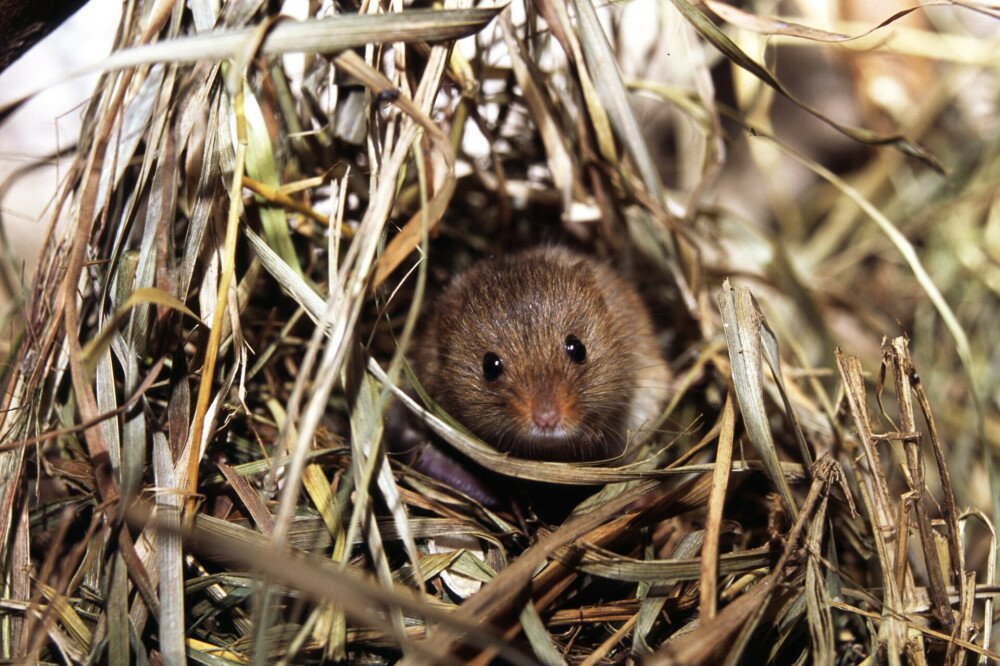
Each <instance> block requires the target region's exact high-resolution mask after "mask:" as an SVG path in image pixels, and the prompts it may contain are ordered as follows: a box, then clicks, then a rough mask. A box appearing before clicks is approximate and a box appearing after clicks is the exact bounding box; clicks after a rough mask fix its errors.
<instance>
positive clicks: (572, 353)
mask: <svg viewBox="0 0 1000 666" xmlns="http://www.w3.org/2000/svg"><path fill="white" fill-rule="evenodd" d="M563 345H564V346H565V348H566V355H567V356H569V359H570V360H571V361H573V362H574V363H576V364H577V365H579V364H581V363H583V362H584V361H585V360H587V348H586V347H584V346H583V343H582V342H580V338H578V337H576V336H575V335H567V336H566V342H564V343H563Z"/></svg>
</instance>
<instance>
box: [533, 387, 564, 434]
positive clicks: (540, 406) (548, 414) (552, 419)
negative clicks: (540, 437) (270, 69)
mask: <svg viewBox="0 0 1000 666" xmlns="http://www.w3.org/2000/svg"><path fill="white" fill-rule="evenodd" d="M563 412H564V409H563V406H562V405H560V404H559V401H558V400H556V398H555V396H553V395H543V396H540V397H536V398H535V400H534V402H533V404H532V406H531V420H532V421H534V422H535V425H536V426H538V427H539V428H543V429H546V430H550V429H554V428H558V427H559V425H560V424H561V423H562V420H563Z"/></svg>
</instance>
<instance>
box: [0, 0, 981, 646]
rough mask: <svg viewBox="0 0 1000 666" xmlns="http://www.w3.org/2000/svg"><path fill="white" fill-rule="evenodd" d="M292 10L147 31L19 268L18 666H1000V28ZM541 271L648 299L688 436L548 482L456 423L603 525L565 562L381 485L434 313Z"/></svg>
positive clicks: (511, 517) (137, 39)
mask: <svg viewBox="0 0 1000 666" xmlns="http://www.w3.org/2000/svg"><path fill="white" fill-rule="evenodd" d="M281 4H282V3H275V2H260V1H259V0H222V2H218V1H216V2H212V1H211V0H189V1H188V2H184V3H182V2H172V1H169V0H162V1H156V2H153V1H149V2H135V1H129V2H125V4H124V12H123V18H122V23H121V27H120V30H119V33H118V43H117V49H116V52H115V53H114V54H113V55H112V56H111V57H110V58H109V59H108V60H107V61H106V62H104V63H102V64H101V66H100V67H101V70H102V71H103V74H102V78H101V81H100V84H99V85H98V87H97V89H96V90H95V92H94V95H93V98H92V99H91V101H90V103H89V105H88V106H87V108H86V111H85V128H84V131H83V133H82V134H81V136H80V137H79V140H78V143H77V144H76V147H75V150H74V151H73V157H72V165H71V168H70V169H69V172H68V176H67V178H66V180H65V183H64V184H63V186H62V188H61V189H60V191H59V192H58V194H57V196H56V206H55V207H54V210H55V213H54V215H53V217H52V220H51V233H50V236H49V239H48V242H47V245H46V247H45V252H44V255H43V257H42V262H41V266H40V268H39V270H38V273H37V276H36V277H35V279H34V281H33V282H32V283H31V284H30V288H26V289H25V290H24V291H21V290H20V288H19V287H17V286H16V285H17V281H16V279H14V278H13V274H12V272H11V271H12V269H11V266H10V265H6V266H5V267H4V278H5V286H6V288H7V290H8V292H10V293H11V294H13V295H15V296H17V297H18V298H19V299H20V301H19V302H20V303H21V305H22V306H23V309H22V310H21V311H20V314H21V315H23V317H21V318H20V327H19V328H18V331H19V334H18V336H17V339H16V341H15V344H14V345H13V346H12V350H13V351H12V352H11V354H10V358H9V360H8V363H7V364H6V365H5V366H4V368H5V371H4V372H5V374H4V394H3V395H4V399H3V400H4V402H3V411H2V419H3V421H2V437H3V446H2V452H0V469H2V471H0V479H3V484H2V486H0V507H2V508H0V558H2V561H3V587H4V592H3V595H2V596H3V601H2V602H0V608H2V617H0V653H2V656H3V658H5V659H11V660H18V661H31V662H34V661H41V662H46V663H47V662H64V663H78V662H79V663H104V662H107V663H111V664H119V663H121V664H124V663H167V664H175V663H182V662H183V661H184V660H185V659H188V660H190V661H191V662H196V663H203V664H223V663H249V662H250V661H254V662H255V663H272V662H274V663H320V662H324V661H325V662H330V661H336V660H342V661H350V662H364V663H382V662H394V661H396V660H398V659H401V658H402V659H403V660H404V661H405V662H407V663H417V662H430V663H456V662H464V661H473V662H475V663H487V662H489V661H490V660H491V659H499V660H500V661H501V662H504V663H506V662H510V663H535V662H543V663H547V664H548V663H563V662H566V663H588V664H593V663H632V662H634V661H645V662H648V663H657V664H659V663H664V664H673V663H684V664H688V663H701V664H715V663H775V664H792V663H817V664H832V663H837V664H855V663H865V664H869V663H877V662H878V663H881V662H888V663H890V664H901V663H911V664H923V663H932V664H939V663H949V664H967V663H986V661H987V659H989V658H991V657H992V658H995V657H996V653H995V652H990V650H991V649H994V650H995V649H996V648H995V647H993V648H991V647H990V646H991V643H990V640H991V633H990V632H991V625H992V623H993V619H994V615H993V614H994V607H993V603H992V599H993V595H994V593H995V591H996V587H995V578H994V563H995V561H996V552H995V540H994V537H993V517H994V516H996V515H997V509H998V500H997V499H996V498H997V496H998V490H997V486H996V485H995V484H996V481H997V477H996V470H997V469H998V468H997V465H996V455H997V444H998V441H1000V437H998V435H997V433H998V428H1000V422H998V412H997V399H998V396H1000V376H998V373H997V372H996V367H997V363H998V358H997V355H998V351H997V349H998V348H997V346H996V344H995V337H994V336H995V332H996V330H997V329H998V328H1000V321H998V309H997V300H998V299H997V296H998V290H1000V203H998V202H1000V124H998V122H997V114H996V108H997V99H998V92H997V91H998V87H1000V70H998V68H997V63H998V62H1000V61H998V59H997V57H996V54H997V52H998V48H1000V46H998V36H1000V32H998V31H997V22H996V20H997V19H998V18H1000V17H998V11H997V9H996V8H995V6H989V5H982V4H976V3H973V2H961V3H959V2H955V3H954V4H948V3H935V4H937V5H939V6H937V7H935V8H932V9H933V11H932V9H928V10H927V11H918V12H916V13H907V12H900V13H896V12H897V9H898V8H897V7H895V6H894V4H893V3H892V2H884V3H877V7H874V6H873V9H874V10H877V12H878V14H877V16H874V17H873V16H867V15H864V14H863V11H867V10H862V9H858V8H856V7H855V8H853V9H852V8H850V7H848V8H847V9H845V10H844V14H842V15H838V17H837V18H836V19H835V20H834V21H833V22H832V23H827V24H825V25H824V24H823V23H822V22H821V21H819V20H818V19H817V18H816V17H801V16H800V17H798V18H791V19H789V18H788V17H785V18H784V19H779V18H775V17H772V16H770V14H773V13H775V12H782V11H791V10H792V8H791V6H790V5H788V6H786V5H785V4H781V5H777V4H775V3H763V2H761V3H748V4H747V5H746V6H744V7H743V8H742V9H738V8H736V7H735V6H732V5H726V4H723V3H721V2H717V1H715V0H711V1H709V2H707V4H705V5H694V4H691V3H690V2H689V1H688V0H671V2H659V3H657V2H653V1H651V0H650V1H645V0H643V1H641V2H640V0H634V2H631V3H624V4H621V5H615V6H611V7H608V6H605V5H604V4H603V3H594V2H592V0H565V1H564V0H537V1H536V2H533V3H530V4H527V5H525V4H522V3H521V2H515V3H514V4H511V5H509V6H488V5H486V6H481V7H477V8H472V7H470V6H469V4H468V3H463V2H459V1H457V0H456V1H451V0H446V2H445V3H444V6H443V7H442V6H439V5H434V6H431V5H426V4H421V5H417V6H413V7H404V6H403V3H402V2H389V3H386V4H385V5H382V6H380V5H378V4H376V3H367V2H366V3H362V4H361V6H358V5H357V4H355V3H352V2H336V3H330V2H317V1H312V2H308V3H305V2H302V3H298V4H296V5H295V9H296V11H299V12H300V13H301V14H306V13H307V14H309V15H310V18H308V19H307V20H304V21H303V20H301V19H303V18H305V17H304V16H299V17H298V18H297V19H288V18H280V17H279V14H278V12H279V11H280V10H281V6H280V5H281ZM306 5H308V7H306ZM941 5H943V6H941ZM852 12H853V13H852ZM883 19H887V22H886V23H885V25H883V26H882V27H877V26H879V24H880V22H881V21H882V20H883ZM804 23H810V24H811V25H814V26H823V27H824V29H822V30H821V29H818V28H806V27H804V26H803V25H802V24H804ZM873 28H874V30H873V31H872V32H871V33H870V34H869V33H868V31H869V30H871V29H873ZM456 45H457V46H456ZM303 54H304V55H303ZM834 118H836V119H834ZM863 128H869V129H863ZM552 242H560V243H564V244H567V245H571V246H573V247H576V248H578V249H580V250H581V251H584V252H588V253H591V254H593V255H596V256H599V257H602V258H603V259H605V260H608V261H610V262H611V263H613V264H614V265H615V266H616V267H618V268H619V270H620V271H621V272H623V273H625V274H627V275H630V276H632V278H633V279H635V281H636V282H637V284H638V285H639V286H640V288H641V290H642V292H643V294H644V295H645V296H646V298H647V300H648V301H649V304H650V308H651V310H652V311H653V313H654V317H655V319H656V320H657V325H658V327H659V330H660V333H661V342H662V345H663V349H664V352H665V354H666V356H667V358H669V359H670V363H671V366H672V371H673V376H674V388H673V394H672V399H671V401H670V404H669V405H668V407H667V409H666V413H665V414H664V415H663V419H662V420H661V422H660V425H659V430H658V433H657V436H655V437H653V438H652V440H651V441H650V442H649V444H648V446H647V448H646V449H645V450H643V451H641V452H639V453H640V454H641V455H639V456H638V458H637V462H636V463H634V464H633V465H630V466H626V467H615V466H608V465H596V466H593V465H591V466H580V465H570V464H556V463H547V464H542V463H539V462H535V461H532V462H529V463H523V462H519V461H517V460H513V459H509V458H505V457H503V456H498V455H497V454H495V453H494V452H492V451H491V450H490V449H489V448H488V447H487V446H485V445H484V444H483V443H481V442H478V441H475V440H473V439H472V438H471V437H470V436H468V435H467V434H465V433H464V431H463V430H461V429H459V428H456V424H455V423H454V422H450V421H449V420H448V419H447V418H446V417H444V416H442V415H440V414H435V413H434V412H433V410H432V411H431V412H429V413H427V414H426V419H427V420H428V421H429V423H430V428H431V429H433V430H436V431H437V433H438V435H437V436H438V437H440V438H441V439H443V440H447V441H448V442H449V444H448V445H449V446H453V447H456V448H458V449H460V450H462V451H463V452H464V453H465V454H466V455H469V456H471V457H473V458H475V459H476V460H478V461H479V462H481V463H482V464H484V465H486V466H487V467H491V468H493V469H495V470H498V471H499V472H501V473H505V474H509V475H514V476H524V477H528V478H536V479H537V478H542V479H544V480H547V481H550V482H556V483H560V484H564V486H565V484H569V485H570V486H573V487H576V486H580V485H590V486H592V491H593V492H596V494H595V495H593V496H592V497H591V498H590V499H588V500H587V501H586V502H585V503H584V504H582V505H581V506H580V507H579V508H578V509H577V510H576V511H575V512H573V513H571V514H570V515H568V516H563V517H560V518H558V519H556V520H551V519H547V518H545V517H543V516H541V515H540V513H539V512H536V511H535V510H534V509H533V508H532V507H531V505H530V503H528V504H527V505H523V507H522V508H523V510H522V511H520V512H513V511H510V510H500V511H493V512H491V511H487V510H485V509H484V508H483V507H481V506H477V505H476V504H474V503H473V502H471V501H470V500H468V499H467V498H464V497H463V496H461V494H460V493H458V492H456V491H455V490H453V489H450V488H448V487H446V486H443V485H441V484H439V483H436V482H434V481H432V480H429V479H426V478H423V477H420V476H419V475H418V474H416V473H414V472H412V471H411V470H408V469H407V468H405V467H404V466H402V465H400V464H399V463H398V461H395V460H393V459H392V457H391V456H387V455H386V453H385V450H384V447H383V445H382V439H383V433H384V432H386V417H385V414H386V410H387V405H388V403H389V402H390V401H392V400H393V399H402V398H403V397H405V396H399V395H396V396H395V398H394V393H395V394H398V393H399V391H398V389H397V388H396V387H398V386H405V385H406V382H407V379H406V375H407V372H408V366H407V364H406V363H405V362H404V359H405V358H406V354H407V349H408V347H409V346H410V345H412V344H413V339H414V331H415V329H416V328H417V327H418V326H419V318H418V316H419V313H420V311H421V303H423V302H426V300H427V298H429V297H430V296H431V295H432V294H433V293H434V291H435V290H436V289H438V288H439V287H440V285H441V284H442V283H444V282H445V281H446V280H447V279H448V278H449V277H450V276H451V275H453V274H455V273H456V272H457V271H458V270H461V268H463V267H464V266H467V265H468V264H469V263H470V262H471V261H473V260H475V258H477V257H481V256H485V255H492V254H500V253H504V252H509V251H512V250H513V249H515V248H520V247H525V246H530V245H535V244H538V243H552ZM727 278H728V281H727ZM883 336H885V337H883ZM408 404H409V407H410V409H411V411H413V412H414V413H416V412H418V411H420V409H421V403H420V401H419V400H418V401H416V402H413V401H411V402H410V403H408ZM409 418H411V419H414V420H417V419H418V417H417V416H416V415H412V416H410V417H409ZM991 498H993V499H992V501H991ZM456 537H461V538H462V539H463V540H462V541H461V543H463V544H465V546H466V547H462V548H457V549H456V548H449V547H445V546H446V545H447V543H448V542H450V541H453V540H454V539H455V538H456ZM476 551H478V552H479V554H480V555H482V556H483V558H482V559H480V558H479V557H476V556H475V552H476ZM462 576H464V579H463V578H461V577H462ZM463 580H464V583H463ZM449 581H450V582H449ZM456 581H457V582H456ZM470 581H475V582H470ZM479 583H481V584H482V585H481V587H478V589H477V585H478V584H479ZM463 589H464V590H466V592H465V593H462V592H461V590H463ZM463 596H466V597H467V598H465V599H464V600H463V599H462V598H461V597H463ZM993 645H994V646H995V643H994V644H993Z"/></svg>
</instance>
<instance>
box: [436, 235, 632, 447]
mask: <svg viewBox="0 0 1000 666" xmlns="http://www.w3.org/2000/svg"><path fill="white" fill-rule="evenodd" d="M595 266H596V264H594V263H593V262H592V261H591V260H589V259H583V258H581V257H578V256H576V255H572V254H570V253H568V252H558V251H553V250H541V251H533V252H527V253H523V254H518V255H514V256H512V257H507V258H502V259H498V260H494V261H490V262H484V263H481V264H479V265H478V266H476V267H474V268H472V269H470V270H469V271H468V272H466V273H464V274H463V275H461V276H460V277H459V278H458V279H456V280H455V282H453V283H452V285H451V286H450V287H449V288H448V289H447V290H446V292H445V293H444V294H443V295H442V297H441V299H440V301H439V302H438V306H437V310H436V312H435V314H434V323H433V325H434V327H435V329H436V330H435V331H434V334H433V337H434V338H435V344H433V345H431V347H432V349H430V350H428V352H429V353H431V354H432V355H433V356H434V358H432V359H429V361H428V363H427V364H426V365H427V366H428V367H429V369H430V371H431V372H430V373H429V374H430V375H432V376H431V378H430V379H431V382H430V383H429V388H430V390H431V393H432V396H433V397H434V398H435V399H436V400H437V401H438V402H439V403H440V404H441V405H442V406H443V407H444V408H445V410H446V411H448V412H449V413H450V414H451V415H452V416H454V417H456V418H457V419H458V420H459V421H460V422H462V423H463V424H464V425H465V426H466V427H468V428H469V429H470V430H472V432H473V433H475V434H476V435H477V436H478V437H480V438H481V439H483V440H484V441H486V442H488V443H490V444H492V445H493V446H495V447H497V448H498V449H500V450H502V451H509V452H512V453H514V454H516V455H521V456H524V457H531V458H539V459H549V460H595V459H601V458H605V457H610V456H614V455H617V454H618V453H619V452H620V451H621V448H622V443H623V442H624V435H625V432H624V430H625V427H626V426H625V422H626V418H627V414H628V411H629V408H630V404H631V401H632V398H633V394H634V392H635V383H636V381H637V377H636V375H637V368H636V367H635V366H636V363H637V361H636V357H635V354H634V353H633V350H631V349H629V344H628V343H629V326H630V325H635V322H630V321H629V317H628V314H627V313H623V312H616V311H613V310H612V309H611V307H610V306H609V303H608V302H607V299H605V297H604V296H603V293H604V290H603V289H602V287H601V285H599V284H598V280H599V279H601V277H602V275H599V274H598V272H597V271H596V270H595Z"/></svg>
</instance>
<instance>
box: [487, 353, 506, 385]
mask: <svg viewBox="0 0 1000 666" xmlns="http://www.w3.org/2000/svg"><path fill="white" fill-rule="evenodd" d="M502 374H503V361H501V360H500V357H499V356H497V355H496V354H494V353H493V352H486V354H485V355H484V356H483V377H485V378H486V381H488V382H495V381H496V380H497V378H498V377H499V376H500V375H502Z"/></svg>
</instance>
